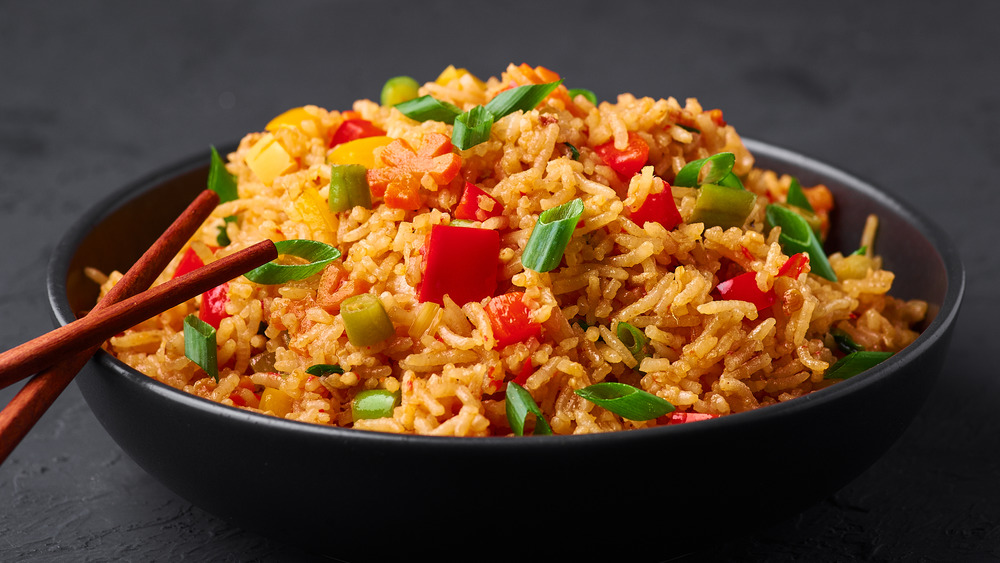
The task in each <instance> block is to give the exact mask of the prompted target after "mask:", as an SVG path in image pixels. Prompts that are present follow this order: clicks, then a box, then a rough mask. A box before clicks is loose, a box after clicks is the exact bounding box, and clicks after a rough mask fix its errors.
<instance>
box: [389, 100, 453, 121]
mask: <svg viewBox="0 0 1000 563" xmlns="http://www.w3.org/2000/svg"><path fill="white" fill-rule="evenodd" d="M396 109H398V110H399V111H400V112H402V113H403V115H405V116H406V117H409V118H410V119H412V120H414V121H421V122H423V121H441V122H444V123H449V124H450V123H451V122H453V121H455V118H456V117H458V116H459V115H462V110H461V109H460V108H459V107H457V106H455V105H452V104H449V103H448V102H442V101H441V100H439V99H437V98H434V97H432V96H430V95H427V96H420V97H419V98H413V99H412V100H408V101H405V102H402V103H400V104H396Z"/></svg>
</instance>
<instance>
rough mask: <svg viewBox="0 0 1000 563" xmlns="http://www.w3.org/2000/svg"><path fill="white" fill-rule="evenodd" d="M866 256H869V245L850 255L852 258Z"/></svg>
mask: <svg viewBox="0 0 1000 563" xmlns="http://www.w3.org/2000/svg"><path fill="white" fill-rule="evenodd" d="M865 254H868V245H867V244H866V245H863V246H862V247H861V248H858V249H857V250H855V251H854V252H852V253H851V254H850V255H851V256H864V255H865Z"/></svg>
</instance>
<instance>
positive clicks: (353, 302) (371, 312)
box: [340, 293, 396, 346]
mask: <svg viewBox="0 0 1000 563" xmlns="http://www.w3.org/2000/svg"><path fill="white" fill-rule="evenodd" d="M340 317H341V319H343V321H344V332H346V333H347V339H348V340H350V342H351V344H353V345H355V346H371V345H373V344H378V343H379V342H382V341H383V340H385V339H387V338H389V337H391V336H392V335H393V334H395V333H396V330H395V328H394V327H393V326H392V319H390V318H389V314H388V313H386V312H385V307H383V306H382V301H381V300H380V299H379V298H378V297H376V296H375V295H372V294H371V293H361V294H359V295H352V296H351V297H348V298H347V299H345V300H344V302H343V303H341V305H340Z"/></svg>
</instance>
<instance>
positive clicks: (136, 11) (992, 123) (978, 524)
mask: <svg viewBox="0 0 1000 563" xmlns="http://www.w3.org/2000/svg"><path fill="white" fill-rule="evenodd" d="M827 4H828V7H826V8H822V9H815V8H814V9H812V10H803V9H800V8H793V7H792V6H795V4H792V3H781V2H764V3H747V2H721V3H719V2H713V3H699V4H691V3H669V2H629V1H618V2H597V1H579V2H575V3H571V4H566V3H559V4H556V3H551V4H549V3H534V2H521V1H513V2H505V3H504V4H503V6H504V8H503V9H497V8H496V5H494V6H491V5H489V4H485V3H483V4H476V3H461V2H444V1H437V2H429V3H421V4H418V3H413V6H414V7H405V8H404V6H410V5H406V4H400V5H398V6H397V5H391V4H390V3H386V2H380V3H377V2H368V3H365V2H337V3H333V2H314V1H305V0H301V1H297V2H280V3H279V2H271V3H260V2H236V1H214V2H169V3H145V2H135V3H125V2H73V3H70V2H66V3H60V4H58V9H57V7H56V6H55V5H53V4H49V3H42V2H11V1H6V0H0V14H3V15H2V17H0V83H2V87H0V240H5V241H15V242H14V244H10V243H8V244H5V245H4V250H3V254H2V256H3V257H2V261H3V265H4V267H3V268H2V269H0V318H2V319H4V321H5V322H4V323H2V324H0V346H2V347H3V349H6V348H10V347H13V346H15V345H17V344H20V343H21V342H24V341H26V340H28V339H30V338H32V337H34V336H37V335H39V334H42V333H44V332H45V331H47V330H49V329H50V328H51V327H52V325H51V320H50V318H49V314H48V307H47V301H46V296H45V291H44V282H45V279H44V275H45V268H46V264H47V260H48V257H49V255H50V254H51V252H52V250H53V248H54V246H55V244H56V243H57V242H58V240H59V239H60V237H61V236H62V235H63V233H64V232H65V231H66V229H67V228H68V226H69V225H70V224H72V223H73V222H74V221H75V220H76V219H77V218H78V217H79V216H80V215H81V214H82V212H83V211H84V210H85V209H87V208H89V207H90V206H91V205H92V204H93V203H94V202H95V201H98V200H100V199H101V198H103V197H104V196H105V195H107V194H109V193H110V192H111V191H113V190H115V189H116V188H118V187H119V186H121V185H123V184H124V183H126V182H128V181H130V180H134V179H136V178H138V177H140V176H142V175H144V174H146V173H148V172H150V171H152V170H155V169H157V168H159V167H162V166H164V165H166V164H169V163H171V162H173V161H175V160H177V159H179V158H182V157H186V156H189V155H192V154H197V153H199V152H200V151H204V150H205V149H206V147H207V145H209V144H213V143H214V144H219V143H224V142H227V141H230V140H235V139H237V138H239V137H240V136H242V135H243V134H244V133H245V132H248V131H252V130H259V129H260V128H261V127H262V125H263V124H264V123H266V122H267V120H268V119H269V118H270V117H272V116H273V115H276V114H277V113H279V112H280V111H282V110H284V109H287V108H289V107H293V106H298V105H303V104H306V103H314V104H317V105H321V106H324V107H328V108H345V107H347V106H348V104H349V103H350V102H351V101H352V100H354V99H356V98H361V97H369V98H375V97H377V95H378V92H379V89H380V87H381V84H382V82H383V80H384V79H385V78H386V77H388V76H394V75H398V74H408V75H412V76H415V77H418V78H420V79H422V80H429V79H432V78H433V77H434V76H436V74H437V73H438V72H439V71H440V70H441V69H443V68H444V67H445V66H447V65H448V64H456V65H457V66H465V67H468V68H469V69H471V70H472V71H473V72H476V73H477V74H480V75H483V76H490V75H497V74H499V73H500V72H501V71H502V70H503V68H504V67H505V66H506V64H507V63H508V62H515V63H520V62H530V63H532V64H542V65H545V66H548V67H550V68H553V69H555V70H557V71H559V72H560V73H562V74H563V76H564V77H565V78H566V79H567V81H568V82H569V83H570V84H571V85H575V86H586V87H590V88H592V89H593V90H595V91H596V93H597V95H598V96H599V97H601V98H604V99H608V98H613V96H615V95H616V94H617V93H618V92H632V93H635V94H637V95H650V96H654V97H666V96H674V97H676V98H678V99H683V98H686V97H697V98H699V99H700V100H701V101H702V103H703V104H704V105H706V106H710V107H720V108H723V109H724V110H725V116H726V119H727V120H728V121H729V122H730V123H731V124H733V125H735V126H736V128H737V130H738V131H739V132H740V133H742V134H743V135H745V136H747V137H752V138H756V139H760V140H763V141H766V142H770V143H773V144H777V145H780V146H784V147H788V148H792V149H794V150H797V151H799V152H802V153H804V154H807V155H810V156H813V157H816V158H819V159H820V160H824V161H827V162H829V163H831V164H834V165H837V166H840V167H843V168H845V169H847V170H849V171H851V172H853V173H855V174H857V175H858V176H860V177H862V178H866V179H868V180H870V181H872V182H873V183H875V184H876V185H878V186H881V187H883V188H884V189H886V191H888V192H890V193H892V194H894V195H896V196H898V197H900V198H902V199H905V200H906V201H907V202H908V203H909V204H910V205H911V206H912V207H914V208H916V209H918V210H920V211H921V212H923V213H924V214H925V215H927V216H929V217H931V218H932V219H933V220H934V221H935V222H936V223H937V224H938V225H940V226H941V227H942V228H943V229H944V230H945V231H946V232H947V233H948V234H949V235H950V236H951V237H952V239H953V241H954V242H955V243H956V246H957V247H958V248H959V251H960V252H961V255H962V260H963V261H964V264H965V267H966V269H967V274H968V287H967V293H966V302H965V305H964V308H963V311H962V314H961V317H960V319H959V322H958V325H957V328H956V330H955V335H954V339H953V343H952V345H951V348H950V351H949V354H948V358H947V363H946V367H945V368H944V371H943V373H942V374H941V377H940V379H939V380H938V383H937V384H936V386H935V387H934V389H933V395H932V401H931V402H928V403H927V404H926V405H925V407H924V408H923V409H922V410H921V412H920V413H919V415H918V416H917V418H916V419H915V421H914V422H913V423H912V425H911V426H910V427H909V429H908V430H907V431H906V433H905V434H904V435H903V436H902V438H901V439H900V440H899V441H898V442H897V443H896V445H894V446H893V447H892V448H891V449H890V450H889V451H888V452H887V453H886V454H885V456H884V457H883V458H881V459H880V460H879V461H878V462H876V463H875V464H874V465H873V466H872V467H871V468H870V469H869V470H868V471H867V472H865V473H864V474H863V475H861V476H860V477H859V478H858V479H856V480H855V481H854V482H852V483H850V484H849V485H848V486H846V487H844V488H843V489H842V490H841V491H839V492H837V493H836V494H834V495H833V496H831V497H830V498H828V499H826V500H824V501H823V502H821V503H819V504H817V505H816V506H813V507H811V508H809V509H808V510H806V511H804V512H803V513H801V514H799V515H797V516H795V517H793V518H791V519H789V520H787V521H785V522H781V523H779V524H777V525H774V526H772V527H771V528H769V529H767V530H765V531H763V532H761V533H757V534H754V535H752V536H748V537H732V538H727V539H726V540H725V541H721V542H719V543H718V544H715V545H713V546H711V547H709V548H707V549H706V550H705V551H703V552H700V553H696V554H692V555H691V556H689V557H686V558H684V559H688V560H699V561H700V560H709V561H711V560H717V561H727V560H734V561H737V560H741V561H742V560H770V561H793V560H811V561H841V560H845V559H865V560H899V559H907V560H921V559H922V560H980V559H983V558H990V557H1000V484H998V483H1000V481H998V479H997V475H998V474H1000V409H997V408H996V405H997V404H998V401H1000V385H998V379H997V377H996V371H997V370H996V369H995V367H993V364H992V362H988V359H989V358H990V357H991V356H992V354H991V353H988V352H987V350H991V349H995V347H996V346H995V341H994V339H995V335H996V332H995V330H987V328H986V327H987V321H988V319H989V318H990V317H991V316H993V315H995V314H996V313H997V311H998V307H997V303H998V300H997V297H996V295H997V293H996V290H995V286H996V281H995V280H996V279H997V278H998V274H1000V271H998V270H1000V268H998V263H1000V261H998V260H997V258H996V255H995V251H994V249H993V245H990V244H989V241H990V240H995V239H996V238H997V237H998V236H1000V229H998V226H997V225H998V224H1000V221H998V217H997V214H998V212H1000V195H998V194H1000V190H998V189H997V187H996V186H995V183H996V178H998V177H1000V104H998V92H1000V80H998V79H1000V72H998V65H997V64H996V62H995V56H996V55H997V54H998V47H1000V42H998V40H997V34H996V30H995V22H996V21H997V20H998V18H1000V3H992V2H976V3H963V2H950V3H947V4H930V3H927V4H928V5H926V6H924V5H923V4H924V3H915V2H909V3H905V4H889V3H869V2H864V1H861V2H858V1H851V2H836V3H827ZM903 6H905V9H903V8H902V7H903ZM818 10H821V11H818ZM383 14H389V15H388V16H387V18H388V20H387V21H385V22H383V23H379V24H377V25H376V24H374V23H372V22H373V18H375V17H379V16H380V15H383ZM991 179H992V180H991ZM942 193H946V194H948V196H947V199H942V198H941V195H940V194H942ZM15 392H16V388H10V389H6V390H3V391H0V404H5V403H6V402H7V401H8V400H9V399H10V398H11V397H13V395H14V393H15ZM0 507H2V508H0V560H4V561H9V560H15V559H16V560H21V561H25V560H27V561H60V560H65V561H81V560H89V559H94V560H110V559H125V560H143V561H145V560H177V559H181V558H188V559H194V560H202V559H212V560H250V559H274V558H282V559H286V560H298V559H300V560H309V559H310V558H311V557H310V555H309V554H307V553H301V552H297V551H295V550H292V549H290V548H288V547H287V546H285V545H282V544H279V543H277V542H276V541H274V540H272V539H269V538H266V537H262V536H258V535H255V534H252V533H249V532H246V531H243V530H241V529H239V528H236V527H233V526H232V525H230V524H228V523H227V522H225V521H222V520H220V519H218V518H216V517H214V516H212V515H210V514H207V513H205V512H204V511H202V510H201V509H199V508H197V507H194V506H192V505H191V504H189V503H188V502H186V501H184V500H182V499H180V498H178V497H177V496H175V495H174V494H173V493H172V492H170V491H169V490H167V489H166V488H165V487H163V486H162V485H160V484H159V483H158V482H157V481H155V480H154V479H153V478H152V477H150V476H149V475H147V474H146V473H145V472H144V471H143V470H141V469H140V468H139V467H138V466H136V465H135V464H134V463H133V462H132V461H131V460H130V459H129V458H128V456H126V455H125V454H123V452H122V451H121V450H120V449H119V448H118V447H117V446H116V445H115V443H114V442H113V441H112V440H111V439H110V438H109V437H108V435H107V434H106V433H105V432H104V430H103V429H102V428H101V426H100V425H99V423H98V422H97V421H96V419H95V418H94V416H93V415H92V414H91V412H90V410H89V408H88V407H87V405H86V403H85V402H84V401H83V399H82V397H81V395H80V393H79V391H78V390H77V388H76V387H75V386H71V387H70V388H69V389H68V390H67V391H66V392H65V393H64V394H63V395H62V396H61V397H60V398H59V400H58V401H57V402H56V403H55V405H53V407H52V408H51V409H50V410H49V412H48V413H47V414H46V415H45V416H44V417H43V418H42V420H41V421H40V422H39V424H38V425H37V426H36V427H35V428H34V430H33V431H32V433H31V434H30V435H29V436H28V437H27V438H26V439H25V440H24V441H23V442H22V443H21V445H20V446H19V447H18V449H16V450H15V451H14V453H13V454H12V456H11V457H10V458H9V459H8V460H7V461H6V463H4V464H3V465H2V466H0Z"/></svg>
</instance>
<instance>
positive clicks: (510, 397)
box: [505, 381, 552, 436]
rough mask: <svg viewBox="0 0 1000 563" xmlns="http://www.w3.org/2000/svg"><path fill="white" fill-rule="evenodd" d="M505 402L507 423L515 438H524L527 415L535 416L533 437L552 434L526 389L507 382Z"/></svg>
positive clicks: (540, 410) (543, 416)
mask: <svg viewBox="0 0 1000 563" xmlns="http://www.w3.org/2000/svg"><path fill="white" fill-rule="evenodd" d="M505 402H506V407H507V422H508V423H510V428H511V430H513V431H514V435H515V436H524V423H525V421H526V420H527V418H528V414H529V413H530V414H534V415H535V431H534V435H536V436H539V435H542V434H552V427H551V426H549V423H548V421H546V420H545V415H544V414H542V409H540V408H538V404H537V403H535V399H533V398H532V397H531V393H528V390H527V389H525V388H524V387H521V386H520V385H518V384H517V383H514V382H513V381H510V382H508V383H507V400H506V401H505Z"/></svg>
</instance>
